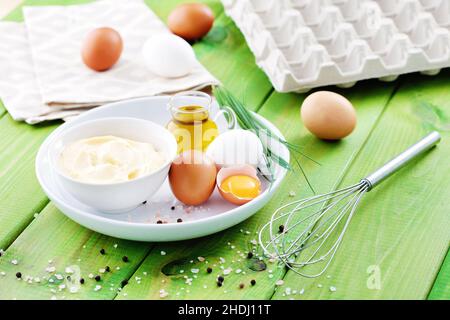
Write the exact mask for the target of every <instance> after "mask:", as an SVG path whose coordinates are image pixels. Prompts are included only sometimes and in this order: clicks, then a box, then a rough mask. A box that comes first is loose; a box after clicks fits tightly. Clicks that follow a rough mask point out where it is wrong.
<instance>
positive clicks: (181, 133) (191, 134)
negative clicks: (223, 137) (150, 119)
mask: <svg viewBox="0 0 450 320" xmlns="http://www.w3.org/2000/svg"><path fill="white" fill-rule="evenodd" d="M167 129H168V130H169V131H170V132H172V134H173V135H174V136H175V138H176V140H177V143H178V153H182V152H184V151H189V150H199V151H205V150H206V148H207V147H208V146H209V144H210V143H211V142H212V141H213V140H214V139H215V138H216V137H217V136H218V135H219V130H218V128H217V125H216V123H215V122H214V121H212V120H211V119H210V118H209V111H208V109H207V108H205V107H202V106H195V105H190V106H181V107H177V108H174V109H172V120H171V121H170V122H169V123H168V124H167Z"/></svg>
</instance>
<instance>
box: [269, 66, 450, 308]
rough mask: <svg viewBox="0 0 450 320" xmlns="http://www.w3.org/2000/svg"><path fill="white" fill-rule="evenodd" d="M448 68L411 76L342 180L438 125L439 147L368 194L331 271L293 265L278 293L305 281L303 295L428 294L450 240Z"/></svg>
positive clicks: (420, 296) (358, 175)
mask: <svg viewBox="0 0 450 320" xmlns="http://www.w3.org/2000/svg"><path fill="white" fill-rule="evenodd" d="M449 74H450V72H449V70H446V71H445V72H443V73H442V74H441V75H440V76H437V77H435V78H427V77H421V76H417V75H414V76H410V77H408V81H407V82H405V84H404V85H402V86H401V87H400V90H399V91H398V93H397V94H396V95H395V96H394V97H393V99H392V100H391V101H390V103H389V105H388V107H387V109H386V111H385V112H384V113H383V115H382V117H381V119H380V121H379V123H378V125H377V126H376V127H375V129H374V131H373V133H371V135H370V137H369V139H368V141H367V142H366V143H365V145H364V147H363V148H362V149H361V152H360V154H359V155H358V157H357V158H356V159H355V161H354V163H353V164H351V166H350V167H349V169H348V171H347V173H346V176H345V178H344V179H343V182H342V183H341V184H340V186H341V187H342V186H348V185H351V184H354V183H356V182H358V181H360V179H362V178H363V177H365V176H366V175H367V174H368V173H370V172H372V171H373V170H374V169H377V168H379V167H380V166H381V165H383V164H384V163H386V162H387V161H388V160H390V159H392V158H393V157H394V156H396V155H397V154H399V153H400V152H402V151H404V150H405V149H406V148H407V147H409V146H411V145H412V144H414V143H415V142H417V141H418V140H419V139H420V138H422V137H424V136H425V135H426V134H427V133H429V132H430V131H432V130H440V132H441V134H442V136H443V140H442V142H441V144H440V145H439V146H438V148H437V149H435V150H433V151H432V152H430V153H429V154H427V155H426V156H425V157H422V158H421V159H420V160H418V161H415V162H414V163H412V164H411V165H410V166H409V167H407V168H405V169H404V170H402V171H400V172H398V173H397V174H396V175H394V176H393V177H391V178H390V179H389V180H388V181H385V182H384V183H383V184H382V185H380V186H379V187H377V188H375V189H374V190H372V191H371V192H370V193H368V194H367V195H366V196H365V198H364V199H363V201H362V203H361V204H360V206H359V208H358V212H357V213H356V214H355V216H354V217H353V220H352V222H351V224H350V226H349V229H348V231H347V234H346V236H345V239H344V241H343V243H342V245H341V248H340V249H339V252H338V254H337V255H336V257H335V260H334V262H333V263H332V264H331V266H330V268H329V270H328V272H327V273H326V276H329V277H330V278H327V277H321V278H318V279H314V280H309V279H304V278H299V277H298V276H297V275H295V274H294V273H293V272H288V274H287V276H286V277H285V282H286V285H285V286H283V287H281V288H279V290H278V291H277V293H276V295H275V298H276V299H285V298H289V297H290V296H288V295H286V288H287V287H292V288H305V294H304V295H303V296H302V297H301V298H302V299H317V298H320V299H426V298H427V296H428V293H429V291H430V289H431V287H432V285H433V283H434V280H435V277H436V275H437V272H438V271H439V268H440V265H441V262H442V261H443V259H444V257H445V254H446V253H447V250H448V245H449V242H450V232H449V231H450V215H449V214H448V213H449V209H448V199H450V188H449V173H450V171H449V168H450V165H449V160H448V159H449V158H450V130H449V128H450V127H449V126H448V125H449V123H450V122H449V121H448V120H449V119H450V103H449V100H448V91H449V88H450V81H449ZM336 236H337V235H336ZM333 239H334V240H336V237H334V238H333ZM319 287H322V288H319ZM330 287H335V288H337V291H336V292H331V291H330V289H329V288H330Z"/></svg>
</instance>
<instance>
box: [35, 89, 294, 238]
mask: <svg viewBox="0 0 450 320" xmlns="http://www.w3.org/2000/svg"><path fill="white" fill-rule="evenodd" d="M169 97H170V96H156V97H146V98H137V99H130V100H124V101H119V102H114V103H109V104H106V105H104V106H101V107H98V108H95V109H92V110H89V111H87V112H85V113H84V114H82V115H80V116H78V117H77V118H76V119H74V120H72V121H70V122H67V123H64V124H62V125H61V126H59V127H58V128H56V129H55V130H54V131H53V132H52V133H51V134H50V135H49V136H48V137H47V138H46V139H45V140H44V142H43V143H42V144H41V147H40V148H39V151H38V153H37V155H36V160H35V173H36V177H37V179H38V182H39V184H40V185H41V188H42V189H43V190H44V192H45V194H46V195H47V196H48V197H49V199H50V200H52V201H53V202H55V205H56V206H57V207H58V209H59V210H60V211H61V212H62V213H63V214H64V215H66V216H67V217H68V218H70V219H71V220H74V219H73V217H72V214H67V213H65V212H64V211H63V210H61V209H60V208H59V206H58V204H59V203H61V204H62V205H63V206H64V207H67V208H68V209H70V210H72V211H74V212H75V213H76V214H78V215H79V216H82V217H85V218H87V219H90V220H93V221H95V222H97V223H106V224H109V225H112V226H116V227H130V228H132V227H135V228H145V229H146V230H148V231H152V230H158V231H160V230H164V229H165V230H173V231H176V230H178V231H179V230H183V229H184V228H186V227H189V226H198V225H201V224H207V223H214V222H219V221H220V220H223V219H226V218H227V217H233V216H237V215H239V214H240V213H241V212H242V215H245V216H247V217H246V218H244V219H242V220H241V221H243V220H246V219H248V218H249V217H251V216H253V215H254V214H256V213H257V212H258V211H259V210H260V209H261V208H259V209H257V210H255V212H253V213H251V214H247V213H246V214H244V213H245V211H246V209H247V208H250V209H251V207H252V206H255V204H257V203H264V205H263V206H265V205H266V204H267V202H268V201H270V200H271V198H272V197H273V195H274V193H275V191H276V190H277V189H278V187H279V186H280V184H281V182H282V181H283V180H284V178H285V176H286V174H287V170H285V169H281V170H280V173H279V174H278V175H277V179H276V180H275V182H274V183H273V184H272V186H271V188H270V189H267V190H266V191H265V192H264V193H263V194H261V195H260V196H259V197H258V198H256V199H255V200H253V201H251V202H249V203H247V204H245V205H243V206H240V207H236V208H233V209H231V210H228V211H226V212H223V213H221V214H218V215H214V216H210V217H205V218H202V219H198V220H194V221H186V222H183V223H170V224H152V223H142V222H132V221H121V220H116V219H109V218H107V217H103V216H98V215H95V214H92V213H88V212H85V211H83V210H81V209H79V208H77V207H74V206H73V205H71V204H69V203H67V202H66V201H65V200H64V199H61V198H60V197H59V196H58V195H55V194H54V192H53V191H52V190H51V189H50V188H49V187H48V186H47V184H46V182H45V180H44V179H43V178H42V176H41V170H40V167H41V164H40V162H41V161H42V160H41V159H43V158H44V157H45V154H46V149H47V148H48V145H49V144H50V143H51V141H52V140H53V139H54V138H55V137H56V136H57V135H58V134H59V132H61V131H63V130H65V129H66V128H69V127H70V126H72V125H76V124H79V123H81V122H83V121H84V119H88V120H89V119H91V116H92V115H93V114H94V115H95V113H97V112H104V110H105V109H107V108H114V107H117V106H118V105H123V104H127V103H135V102H143V101H150V102H151V101H152V100H154V99H169ZM253 114H254V115H256V116H257V117H258V118H259V119H260V120H262V121H263V122H265V123H266V124H268V125H269V126H270V127H271V129H272V130H273V131H274V133H276V134H278V135H279V136H280V138H282V139H284V136H283V135H282V134H281V132H280V131H279V130H278V128H277V127H276V126H275V125H273V124H272V123H271V122H270V121H269V120H267V119H265V118H264V117H262V116H261V115H259V114H257V113H253ZM88 120H86V121H88ZM285 150H286V155H287V159H285V160H287V161H289V160H290V153H289V150H288V149H287V148H285ZM263 206H262V207H263ZM251 210H252V209H251ZM76 222H77V223H79V222H78V221H76ZM79 224H81V223H79ZM81 225H83V226H85V227H86V228H89V229H91V230H93V229H92V228H91V227H89V226H87V225H85V224H81ZM96 231H97V230H96ZM98 232H100V231H98ZM100 233H101V232H100ZM213 233H215V232H213ZM186 239H187V238H186ZM154 241H156V240H154Z"/></svg>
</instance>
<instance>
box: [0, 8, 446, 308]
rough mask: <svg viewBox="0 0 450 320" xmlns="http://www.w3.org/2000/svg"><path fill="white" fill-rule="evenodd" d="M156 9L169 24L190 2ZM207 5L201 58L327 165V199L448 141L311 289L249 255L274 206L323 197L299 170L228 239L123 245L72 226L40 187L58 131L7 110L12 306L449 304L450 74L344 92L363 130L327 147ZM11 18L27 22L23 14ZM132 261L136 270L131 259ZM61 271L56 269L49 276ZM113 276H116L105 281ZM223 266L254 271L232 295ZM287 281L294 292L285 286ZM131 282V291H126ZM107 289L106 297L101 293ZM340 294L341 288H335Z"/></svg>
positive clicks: (2, 155)
mask: <svg viewBox="0 0 450 320" xmlns="http://www.w3.org/2000/svg"><path fill="white" fill-rule="evenodd" d="M80 2H82V1H79V0H78V1H62V0H59V1H58V0H53V1H52V0H45V1H25V3H24V4H25V5H37V4H39V5H43V4H61V3H67V4H68V3H80ZM146 2H147V3H148V5H149V6H150V7H151V8H152V9H153V10H154V11H155V12H156V13H157V14H158V15H159V16H160V17H161V18H162V19H164V20H165V19H166V17H167V15H168V13H169V12H170V10H171V9H172V8H174V6H175V5H176V4H178V3H180V2H182V1H176V0H164V1H160V0H148V1H146ZM204 2H205V3H207V4H208V5H209V6H210V7H211V8H212V9H213V10H214V12H215V14H216V17H217V19H216V23H215V27H214V29H213V30H212V32H211V34H210V35H209V36H208V37H206V38H205V39H204V40H203V41H201V42H199V43H196V44H195V45H194V48H195V51H196V53H197V56H198V58H199V59H200V60H201V62H202V63H203V64H204V65H205V66H206V67H207V68H208V69H209V70H210V71H211V72H212V73H213V74H214V75H215V76H217V78H219V79H220V80H221V81H222V82H223V83H224V84H225V85H226V86H227V87H228V88H229V89H230V90H232V91H233V92H234V93H235V94H236V95H237V96H239V97H242V98H243V99H244V100H245V102H246V103H247V105H248V106H249V107H250V108H252V109H253V110H255V111H257V112H258V113H259V114H261V115H263V116H264V117H266V118H268V119H270V120H271V121H272V122H274V123H275V124H276V125H277V126H278V127H279V128H280V129H281V130H282V132H283V133H284V134H285V136H286V137H287V139H288V140H289V141H290V142H293V143H297V144H300V145H302V146H304V149H305V153H307V154H308V155H310V156H312V157H313V158H314V159H315V160H317V161H319V162H320V163H321V164H322V165H321V166H316V165H315V164H313V163H310V162H308V161H306V162H304V166H305V169H306V171H307V173H308V175H309V178H310V179H311V182H312V183H313V185H314V186H315V188H316V189H317V191H318V192H319V193H320V192H325V191H328V190H330V189H333V188H337V187H339V186H342V185H347V184H349V183H352V182H355V181H357V180H358V179H359V178H360V177H362V176H364V175H365V174H366V173H368V172H370V171H371V170H372V169H374V168H376V167H378V166H379V165H382V164H383V163H384V162H385V161H386V160H389V159H390V158H391V157H392V156H394V155H396V154H397V153H399V152H400V151H402V150H403V149H404V148H406V147H407V146H409V145H411V144H412V143H414V142H415V141H416V140H418V139H419V138H420V137H422V136H423V135H425V134H426V133H427V132H428V131H430V130H438V131H440V132H441V133H442V135H443V141H442V143H441V145H440V146H439V148H438V149H437V150H434V151H433V152H431V153H430V154H429V155H427V156H426V157H425V158H424V159H422V160H421V161H420V162H416V163H414V164H413V165H411V166H410V167H409V168H408V169H406V170H403V171H401V172H400V173H398V174H397V175H396V176H394V177H392V178H391V179H390V181H389V183H386V184H384V185H383V187H382V188H379V189H376V190H374V191H373V192H371V193H369V194H368V195H367V197H366V198H365V200H364V202H363V204H362V205H361V207H360V208H359V211H358V213H357V215H356V216H355V217H354V219H353V221H352V223H351V225H350V228H349V230H348V233H347V235H346V237H345V239H344V242H343V244H342V247H341V249H340V251H339V253H338V254H337V256H336V259H335V260H334V262H333V263H332V265H331V266H330V268H329V270H328V271H327V273H326V275H324V276H323V277H321V278H318V279H315V280H308V279H305V278H301V277H298V276H296V275H295V274H293V273H292V272H287V271H286V269H284V268H280V267H278V266H277V265H276V264H271V263H268V268H267V270H265V271H262V272H255V271H252V270H250V269H249V268H248V264H247V263H248V261H247V260H246V259H244V258H242V257H241V256H240V254H241V253H246V252H247V251H248V250H249V248H251V247H252V244H251V243H252V242H253V240H254V239H255V238H256V235H255V232H256V231H257V230H258V229H259V227H260V226H261V225H262V224H263V223H264V222H266V221H267V219H268V218H269V216H270V215H271V214H272V212H273V210H274V208H276V207H278V206H279V205H280V204H283V203H286V201H289V200H292V198H290V197H289V193H290V192H291V191H294V190H295V192H296V194H297V197H305V196H309V195H311V192H310V191H309V189H308V187H307V185H306V182H305V180H304V179H303V177H302V175H301V174H300V173H299V172H295V173H291V174H289V176H288V177H287V178H286V181H285V183H284V184H283V186H282V188H281V189H280V190H279V192H278V193H277V196H276V197H275V198H274V199H273V200H272V201H271V203H270V204H269V205H268V206H266V207H265V208H264V209H263V210H262V211H261V212H259V213H258V214H256V215H255V216H254V217H253V218H251V219H249V220H248V221H246V222H245V223H242V224H241V225H239V226H236V227H234V228H232V229H229V230H227V231H225V232H222V233H219V234H216V235H213V236H210V237H207V238H203V239H198V240H192V241H184V242H177V243H165V244H153V243H137V242H131V241H124V240H119V239H114V238H111V237H107V236H104V235H101V234H98V233H95V232H93V231H90V230H88V229H85V228H83V227H81V226H79V225H77V224H76V223H74V222H72V221H71V220H69V219H68V218H66V217H65V216H64V215H63V214H61V213H60V212H59V211H58V210H57V209H56V208H55V206H54V205H53V204H52V203H51V202H50V201H49V200H48V198H47V197H46V196H45V194H44V193H43V191H42V190H41V188H40V186H39V184H38V182H37V180H36V177H35V174H34V159H35V156H36V152H37V150H38V148H39V146H40V144H41V143H42V142H43V140H44V139H45V138H46V137H47V136H48V134H49V133H50V132H52V130H54V129H55V128H56V127H57V126H58V125H59V123H53V124H45V125H38V126H29V125H27V124H24V123H18V122H15V121H13V120H12V119H11V117H10V116H9V115H8V113H7V112H6V111H5V109H4V108H3V107H1V108H0V150H1V151H0V248H3V250H4V251H5V252H4V253H3V256H2V257H0V272H1V274H0V298H1V299H13V298H17V299H50V298H52V297H53V298H57V299H63V298H64V299H160V290H162V289H163V290H165V292H167V293H168V296H167V297H166V298H165V299H222V298H223V299H289V298H294V299H449V298H450V255H448V254H447V253H448V248H449V242H450V241H449V240H450V77H449V76H450V70H444V71H443V72H442V73H441V74H440V75H438V76H436V77H426V76H420V75H408V76H402V77H401V78H400V80H398V81H397V82H394V83H383V82H379V81H376V80H374V81H365V82H362V83H360V84H358V85H357V86H356V87H355V88H352V89H347V90H342V93H343V94H345V95H346V96H347V97H348V98H349V99H350V100H351V101H352V102H353V104H354V105H355V106H356V109H357V112H358V119H359V125H358V128H357V130H356V132H354V134H353V135H352V136H351V137H349V138H348V139H346V140H344V141H341V142H338V143H327V142H323V141H320V140H317V139H315V138H313V137H312V136H311V135H310V134H308V133H307V132H306V130H305V129H304V127H303V126H302V124H301V121H300V116H299V108H300V105H301V103H302V100H303V99H304V97H305V95H300V94H279V93H277V92H275V91H274V89H273V88H272V86H271V84H270V82H269V81H268V80H267V78H266V76H265V75H264V74H263V72H262V71H260V70H259V69H258V67H257V66H256V65H255V62H254V57H253V56H252V54H251V52H250V51H249V49H248V47H247V45H246V43H245V41H244V39H243V37H242V35H241V33H240V32H239V30H238V29H237V28H236V27H235V25H234V24H233V22H232V21H231V20H230V19H229V18H227V17H226V16H225V14H224V12H223V7H222V6H221V4H220V2H219V1H218V0H207V1H204ZM6 19H7V20H15V21H20V20H21V19H22V14H21V9H20V8H17V9H15V11H13V12H12V13H11V14H10V15H9V16H7V17H6ZM331 89H332V90H335V91H336V90H337V89H336V88H331ZM337 91H341V90H337ZM102 248H103V249H105V251H106V253H105V254H104V255H102V254H101V253H100V250H101V249H102ZM164 252H165V253H166V254H164ZM123 256H127V257H128V258H129V262H123V260H122V257H123ZM446 256H447V258H446ZM199 257H200V258H199ZM202 257H203V258H204V259H205V261H204V259H203V258H202ZM14 260H16V261H14ZM223 260H225V263H222V264H221V263H220V262H221V261H223ZM49 261H50V262H49ZM14 262H17V264H14ZM49 266H50V267H52V266H53V267H55V269H56V271H55V272H54V273H50V272H48V271H51V270H52V269H47V268H48V267H49ZM106 266H109V267H110V269H111V271H110V272H105V273H102V271H103V270H101V269H102V268H105V267H106ZM208 266H210V267H211V268H212V269H213V272H212V273H211V274H208V273H207V272H206V268H207V267H208ZM220 266H224V267H226V268H228V267H232V268H233V269H234V270H237V269H241V270H242V271H243V272H241V273H239V274H237V273H235V272H233V273H231V274H230V275H228V276H226V280H225V283H224V286H223V287H221V288H219V287H217V285H216V283H215V279H216V277H217V275H218V274H220V273H221V269H220ZM67 267H70V268H72V269H76V270H78V268H79V270H80V272H81V275H82V277H83V278H85V280H86V281H85V284H84V285H82V286H81V289H80V290H79V292H78V293H70V292H69V291H68V290H67V288H62V287H61V286H60V285H61V284H63V283H64V280H61V279H59V278H61V277H66V276H67V275H70V270H66V268H67ZM46 269H47V270H46ZM192 269H194V272H195V271H196V270H195V269H198V270H199V272H198V273H193V272H192V271H191V270H192ZM182 270H184V273H181V271H182ZM66 271H69V273H67V272H66ZM17 272H21V273H22V278H23V279H22V280H17V279H16V273H17ZM90 274H91V275H101V280H100V281H99V282H97V281H95V280H94V279H91V278H90V277H89V275H90ZM56 275H58V276H56ZM60 275H61V277H60ZM185 276H186V277H185ZM26 277H30V279H31V281H26V280H24V279H26ZM186 278H188V279H192V280H191V281H190V280H188V281H187V280H186ZM252 279H254V280H256V285H254V286H251V285H250V281H251V280H252ZM280 279H283V280H284V285H282V286H277V285H276V282H277V281H278V280H280ZM123 280H127V281H128V284H126V285H125V286H124V288H123V289H122V290H118V288H120V287H121V286H122V285H121V283H122V281H123ZM189 283H191V284H189ZM241 283H243V284H245V287H244V288H243V289H240V288H239V285H240V284H241ZM97 285H101V289H99V290H98V288H97V290H95V287H96V286H97ZM331 286H333V287H336V289H337V290H336V292H331V291H330V289H329V288H330V287H331ZM289 292H291V294H290V295H288V294H286V293H289ZM300 293H302V294H300Z"/></svg>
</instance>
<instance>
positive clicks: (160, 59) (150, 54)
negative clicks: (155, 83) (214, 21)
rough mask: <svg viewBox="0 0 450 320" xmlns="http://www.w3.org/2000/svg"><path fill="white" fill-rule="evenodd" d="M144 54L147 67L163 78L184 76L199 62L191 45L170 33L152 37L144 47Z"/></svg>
mask: <svg viewBox="0 0 450 320" xmlns="http://www.w3.org/2000/svg"><path fill="white" fill-rule="evenodd" d="M142 56H143V58H144V61H145V64H146V66H147V68H148V69H149V70H150V71H151V72H152V73H154V74H156V75H158V76H160V77H163V78H180V77H184V76H186V75H188V74H189V73H191V71H192V69H194V67H195V65H196V63H197V60H196V58H195V53H194V50H193V49H192V47H191V45H190V44H189V43H187V42H186V41H185V40H183V39H182V38H180V37H178V36H176V35H173V34H170V33H161V34H157V35H154V36H152V37H150V38H149V39H148V40H147V41H146V42H145V44H144V46H143V47H142Z"/></svg>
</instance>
